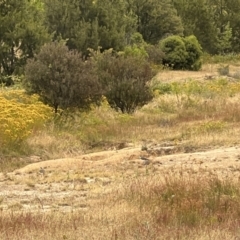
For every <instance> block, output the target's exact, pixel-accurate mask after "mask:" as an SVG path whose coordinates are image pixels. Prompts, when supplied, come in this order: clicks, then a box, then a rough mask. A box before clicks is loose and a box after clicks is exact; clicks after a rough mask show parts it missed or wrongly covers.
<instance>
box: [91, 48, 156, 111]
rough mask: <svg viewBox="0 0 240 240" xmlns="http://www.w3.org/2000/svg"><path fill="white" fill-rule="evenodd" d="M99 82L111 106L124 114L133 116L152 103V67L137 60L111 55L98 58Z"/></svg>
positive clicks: (131, 57)
mask: <svg viewBox="0 0 240 240" xmlns="http://www.w3.org/2000/svg"><path fill="white" fill-rule="evenodd" d="M96 60H97V64H98V71H99V78H100V81H101V83H102V85H103V87H104V91H105V93H104V95H105V96H106V98H107V101H108V103H109V105H110V106H111V107H112V108H114V109H116V110H117V111H118V110H120V111H121V112H122V113H133V112H134V111H135V110H136V109H137V108H138V107H141V106H143V105H144V104H146V103H148V102H149V101H150V100H151V99H152V98H153V95H152V92H151V90H150V87H149V85H148V82H149V81H150V80H151V78H152V77H153V72H152V70H151V68H150V65H149V63H147V61H146V60H144V59H143V58H138V57H136V56H124V55H120V56H114V55H113V54H112V52H111V51H108V52H104V53H103V54H100V55H97V59H96Z"/></svg>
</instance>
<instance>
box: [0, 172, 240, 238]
mask: <svg viewBox="0 0 240 240" xmlns="http://www.w3.org/2000/svg"><path fill="white" fill-rule="evenodd" d="M239 204H240V188H239V182H234V181H231V176H228V177H227V178H225V179H224V180H222V179H220V178H218V177H217V176H209V174H207V172H205V173H204V172H202V173H201V175H194V174H188V175H187V174H186V171H185V169H181V170H178V172H177V171H176V172H174V175H173V174H172V173H165V174H161V175H159V174H153V173H148V174H145V175H141V176H139V177H137V178H131V179H127V180H122V181H121V182H119V183H118V184H116V185H115V186H114V187H113V188H112V189H111V190H110V191H108V192H105V193H104V192H101V193H99V194H98V195H96V196H95V198H93V199H91V203H90V205H89V208H88V209H87V210H78V211H74V212H71V213H61V212H49V213H43V212H24V211H21V210H19V208H18V209H17V210H16V208H15V209H14V208H13V211H12V212H1V213H0V238H1V239H14V240H15V239H25V240H28V239H46V240H50V239H51V240H54V239H76V240H81V239H120V240H121V239H122V240H124V239H140V240H143V239H152V240H155V239H189V240H190V239H203V240H206V239H226V240H227V239H236V238H238V237H240V232H239V221H240V211H239V209H240V208H239ZM14 210H15V211H14Z"/></svg>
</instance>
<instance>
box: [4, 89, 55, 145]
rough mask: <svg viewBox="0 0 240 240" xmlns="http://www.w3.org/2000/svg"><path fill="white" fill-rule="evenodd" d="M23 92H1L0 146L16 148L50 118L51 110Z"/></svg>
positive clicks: (35, 97)
mask: <svg viewBox="0 0 240 240" xmlns="http://www.w3.org/2000/svg"><path fill="white" fill-rule="evenodd" d="M38 98H39V97H38V96H37V95H32V96H31V97H29V96H27V95H26V94H25V93H24V92H23V91H22V90H14V91H7V92H0V122H1V128H0V145H1V146H10V145H12V146H15V145H17V144H20V143H21V142H22V141H23V140H24V139H26V138H27V137H28V136H29V135H30V134H31V133H32V132H33V131H34V129H36V128H39V127H41V126H42V125H43V124H44V123H45V122H46V121H47V120H48V119H49V118H50V117H51V115H52V114H51V112H52V111H51V109H50V108H49V107H47V106H46V105H44V104H42V103H41V102H39V101H38Z"/></svg>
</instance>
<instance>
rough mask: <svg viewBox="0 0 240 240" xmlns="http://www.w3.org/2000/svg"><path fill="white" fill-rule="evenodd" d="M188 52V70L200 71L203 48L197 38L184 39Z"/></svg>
mask: <svg viewBox="0 0 240 240" xmlns="http://www.w3.org/2000/svg"><path fill="white" fill-rule="evenodd" d="M183 41H184V43H185V47H186V51H187V58H186V69H189V70H199V69H200V68H201V66H202V63H201V60H200V58H201V56H202V47H201V45H200V44H199V42H198V40H197V38H196V37H195V36H193V35H191V36H188V37H186V38H184V39H183Z"/></svg>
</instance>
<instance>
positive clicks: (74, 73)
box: [25, 42, 102, 113]
mask: <svg viewBox="0 0 240 240" xmlns="http://www.w3.org/2000/svg"><path fill="white" fill-rule="evenodd" d="M25 73H26V81H25V86H26V88H27V90H28V92H29V93H38V94H39V95H40V97H41V99H42V100H43V101H44V102H45V103H47V104H49V105H50V106H52V107H53V108H54V110H55V113H56V112H57V111H58V108H59V107H60V108H62V109H67V108H71V107H78V108H88V107H89V106H90V105H91V104H92V103H96V102H98V101H99V100H100V98H101V96H102V92H101V89H100V84H99V82H98V77H97V75H96V74H95V69H94V65H93V64H92V62H91V61H84V60H83V59H82V56H81V54H80V53H78V52H76V51H69V50H68V48H67V47H66V46H65V45H63V43H57V42H54V43H50V44H47V45H45V46H43V47H42V49H41V51H40V52H39V54H37V55H36V56H35V58H34V59H30V60H29V61H28V62H27V65H26V71H25Z"/></svg>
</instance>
